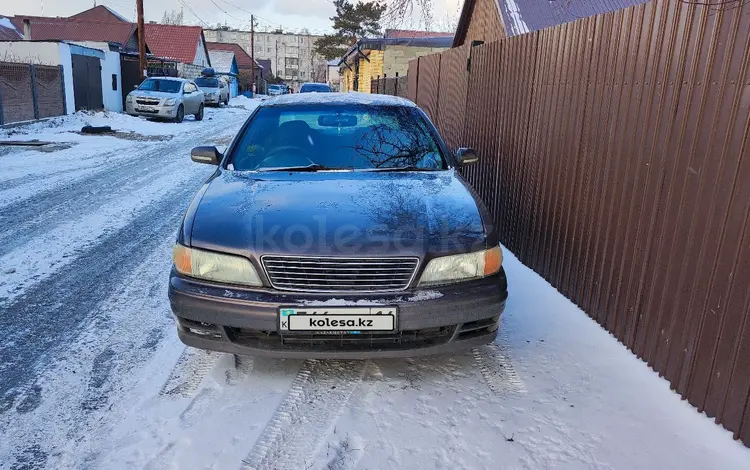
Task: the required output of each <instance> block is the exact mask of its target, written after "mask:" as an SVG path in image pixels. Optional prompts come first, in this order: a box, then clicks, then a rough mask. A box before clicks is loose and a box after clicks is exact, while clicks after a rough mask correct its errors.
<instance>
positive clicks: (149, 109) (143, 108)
mask: <svg viewBox="0 0 750 470" xmlns="http://www.w3.org/2000/svg"><path fill="white" fill-rule="evenodd" d="M135 110H136V111H141V112H144V113H152V112H154V111H156V110H155V109H154V108H153V107H152V106H136V107H135Z"/></svg>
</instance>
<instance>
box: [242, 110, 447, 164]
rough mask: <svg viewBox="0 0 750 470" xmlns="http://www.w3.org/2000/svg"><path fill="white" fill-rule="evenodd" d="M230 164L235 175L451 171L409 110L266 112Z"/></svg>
mask: <svg viewBox="0 0 750 470" xmlns="http://www.w3.org/2000/svg"><path fill="white" fill-rule="evenodd" d="M229 161H230V162H231V163H232V164H233V166H234V169H235V170H263V169H267V168H279V167H288V166H305V165H311V164H318V165H323V166H326V167H335V168H351V169H355V170H367V169H377V168H379V169H387V168H401V167H416V168H419V169H424V170H440V169H445V168H446V162H445V160H444V158H443V156H442V154H441V152H440V147H439V146H438V143H437V141H436V140H435V138H434V136H433V134H432V132H431V131H430V129H429V127H428V125H427V123H426V121H425V119H424V118H423V116H422V114H421V113H419V112H418V110H417V109H415V108H411V107H405V106H368V105H326V104H315V105H312V104H311V105H300V106H270V107H263V108H261V109H260V110H259V111H258V112H257V113H256V115H255V116H254V117H253V119H252V121H251V122H250V123H249V124H248V125H247V126H246V128H245V129H244V131H243V132H242V135H241V136H240V139H239V141H238V144H237V145H236V146H235V147H234V149H233V151H232V154H231V155H230V158H229Z"/></svg>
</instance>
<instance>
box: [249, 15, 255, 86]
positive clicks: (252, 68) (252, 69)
mask: <svg viewBox="0 0 750 470" xmlns="http://www.w3.org/2000/svg"><path fill="white" fill-rule="evenodd" d="M250 60H251V62H252V64H250V91H251V92H252V93H253V96H255V15H250Z"/></svg>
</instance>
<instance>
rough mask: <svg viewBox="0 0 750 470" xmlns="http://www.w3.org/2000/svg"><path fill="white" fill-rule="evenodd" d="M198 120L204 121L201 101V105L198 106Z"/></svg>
mask: <svg viewBox="0 0 750 470" xmlns="http://www.w3.org/2000/svg"><path fill="white" fill-rule="evenodd" d="M195 120H196V121H202V120H203V103H201V107H200V108H198V114H196V115H195Z"/></svg>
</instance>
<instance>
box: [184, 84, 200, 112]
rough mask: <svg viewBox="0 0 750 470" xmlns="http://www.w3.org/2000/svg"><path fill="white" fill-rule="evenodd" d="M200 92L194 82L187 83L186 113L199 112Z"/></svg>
mask: <svg viewBox="0 0 750 470" xmlns="http://www.w3.org/2000/svg"><path fill="white" fill-rule="evenodd" d="M199 95H200V93H198V87H196V86H195V85H194V84H193V83H192V82H187V83H186V84H185V101H186V104H185V114H195V113H197V112H198V107H199V106H200V104H199V103H200V96H199Z"/></svg>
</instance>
